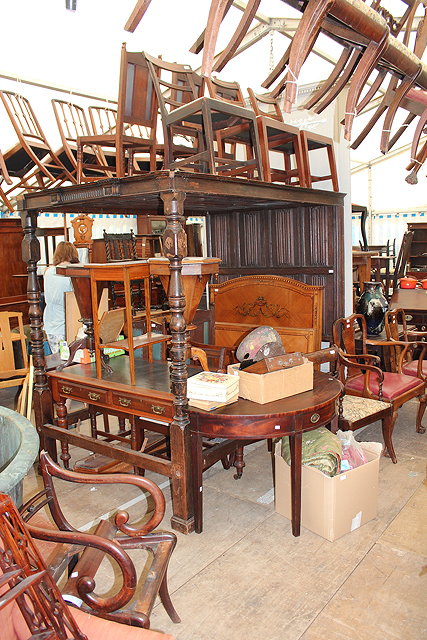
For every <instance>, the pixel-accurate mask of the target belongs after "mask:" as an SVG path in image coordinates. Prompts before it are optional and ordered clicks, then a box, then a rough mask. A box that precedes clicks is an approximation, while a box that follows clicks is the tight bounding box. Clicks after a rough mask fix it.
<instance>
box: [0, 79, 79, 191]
mask: <svg viewBox="0 0 427 640" xmlns="http://www.w3.org/2000/svg"><path fill="white" fill-rule="evenodd" d="M0 99H1V101H2V102H3V105H4V108H5V110H6V113H7V115H8V116H9V119H10V122H11V124H12V126H13V128H14V130H15V133H16V135H17V137H18V143H17V144H15V145H14V146H13V147H11V148H10V149H8V150H7V151H6V152H5V153H4V160H5V163H6V167H7V170H8V172H9V175H10V176H11V177H16V178H19V183H18V184H17V185H16V186H17V187H24V188H25V189H27V190H30V189H44V188H46V187H51V186H53V185H56V186H58V185H59V184H62V183H63V182H66V181H69V182H71V183H75V182H76V180H75V178H74V176H73V175H72V173H71V172H70V171H69V170H68V169H67V168H66V167H65V166H64V164H63V163H62V162H61V160H60V159H59V158H58V156H57V154H56V153H55V152H54V151H53V149H52V148H51V146H50V145H49V143H48V141H47V138H46V136H45V134H44V133H43V130H42V128H41V126H40V124H39V122H38V120H37V118H36V115H35V113H34V111H33V109H32V107H31V105H30V102H29V101H28V100H27V98H25V97H24V96H21V95H19V94H17V93H12V92H11V91H0ZM30 180H31V181H32V182H29V181H30Z"/></svg>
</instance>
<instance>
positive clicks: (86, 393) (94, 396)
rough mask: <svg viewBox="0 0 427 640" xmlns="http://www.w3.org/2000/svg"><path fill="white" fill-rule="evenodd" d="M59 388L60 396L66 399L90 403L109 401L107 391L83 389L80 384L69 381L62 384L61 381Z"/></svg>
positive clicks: (90, 388)
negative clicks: (76, 399)
mask: <svg viewBox="0 0 427 640" xmlns="http://www.w3.org/2000/svg"><path fill="white" fill-rule="evenodd" d="M57 388H58V393H59V395H60V396H62V397H66V398H67V397H70V398H78V399H79V400H83V401H84V402H88V403H91V402H106V400H107V391H104V390H102V389H97V388H96V387H94V388H92V387H86V386H84V387H81V386H80V385H78V384H73V383H70V382H68V381H67V382H65V381H64V382H62V381H61V380H59V381H58V383H57Z"/></svg>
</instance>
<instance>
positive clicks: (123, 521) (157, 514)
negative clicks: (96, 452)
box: [40, 451, 165, 536]
mask: <svg viewBox="0 0 427 640" xmlns="http://www.w3.org/2000/svg"><path fill="white" fill-rule="evenodd" d="M40 469H41V472H42V476H43V481H44V485H45V487H46V488H47V489H48V491H47V495H48V496H49V501H48V506H49V509H50V512H51V514H52V517H53V519H54V521H55V524H56V526H57V527H58V529H60V530H61V531H72V532H76V531H77V530H76V529H75V528H74V527H72V526H71V525H70V524H69V523H68V521H67V520H66V518H65V516H64V514H63V513H62V510H61V508H60V506H59V502H58V498H57V496H56V492H55V488H54V485H53V480H52V478H59V479H60V480H66V481H67V482H76V483H80V484H114V485H116V484H130V485H133V486H135V487H138V488H139V489H141V491H146V492H148V493H149V494H150V496H151V497H152V499H153V501H154V511H153V514H152V516H151V517H150V519H149V520H148V521H147V522H146V523H144V524H143V525H142V526H141V527H132V526H130V525H128V524H127V523H128V520H129V514H128V513H127V512H126V511H118V512H117V513H116V514H115V515H114V521H115V525H116V527H117V529H118V530H119V531H121V532H122V533H124V534H126V535H129V536H143V535H145V534H147V533H149V532H150V531H152V530H153V529H155V528H156V527H157V526H158V525H159V524H160V522H161V521H162V519H163V516H164V513H165V497H164V495H163V493H162V490H161V489H160V488H159V487H158V486H157V485H156V484H155V483H154V482H152V481H151V480H148V479H147V478H143V477H142V476H133V475H130V474H124V473H114V474H107V473H105V474H86V473H76V472H74V471H69V470H67V469H62V468H61V467H60V466H59V465H57V464H56V463H55V462H53V460H52V459H51V458H50V457H49V456H48V454H47V453H46V452H45V451H42V452H41V453H40Z"/></svg>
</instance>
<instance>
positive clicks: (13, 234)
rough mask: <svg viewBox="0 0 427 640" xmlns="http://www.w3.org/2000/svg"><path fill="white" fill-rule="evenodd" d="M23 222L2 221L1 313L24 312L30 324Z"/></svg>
mask: <svg viewBox="0 0 427 640" xmlns="http://www.w3.org/2000/svg"><path fill="white" fill-rule="evenodd" d="M23 237H24V232H23V230H22V225H21V220H19V219H17V218H2V219H0V311H22V312H23V313H24V322H28V303H27V277H26V276H27V265H26V263H25V262H23V260H22V239H23Z"/></svg>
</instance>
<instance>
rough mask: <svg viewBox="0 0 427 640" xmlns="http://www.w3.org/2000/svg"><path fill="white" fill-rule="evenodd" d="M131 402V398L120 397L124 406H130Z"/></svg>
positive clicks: (120, 402)
mask: <svg viewBox="0 0 427 640" xmlns="http://www.w3.org/2000/svg"><path fill="white" fill-rule="evenodd" d="M131 402H132V400H129V398H119V404H120V405H121V406H122V407H128V406H129V405H130V403H131Z"/></svg>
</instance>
